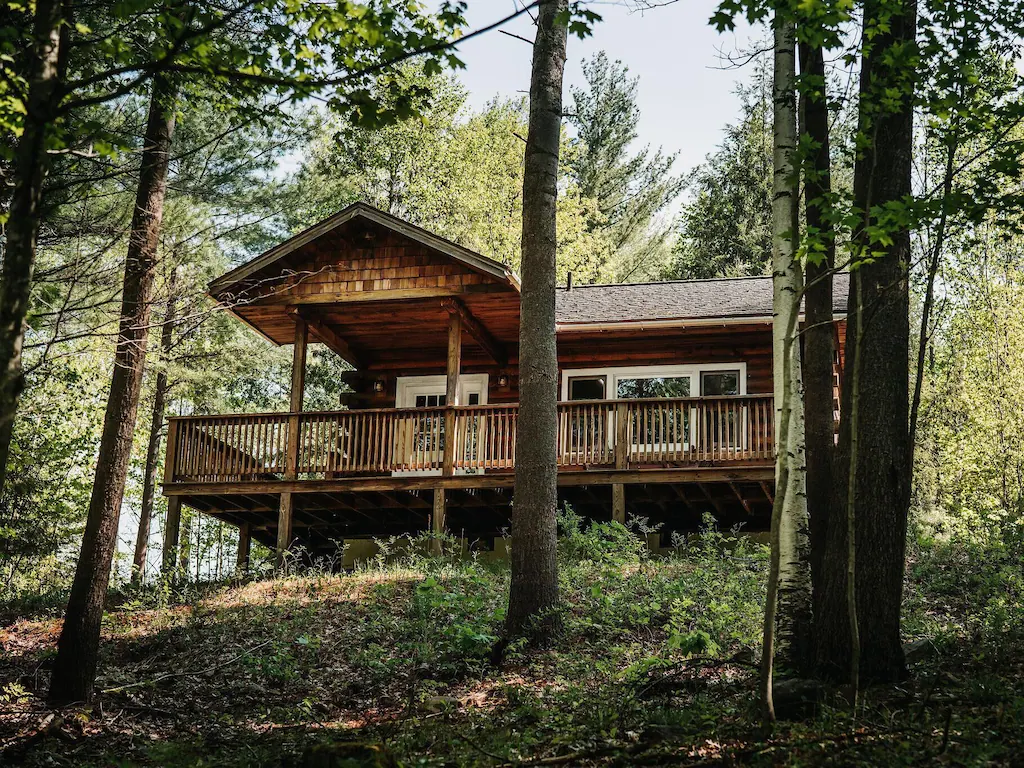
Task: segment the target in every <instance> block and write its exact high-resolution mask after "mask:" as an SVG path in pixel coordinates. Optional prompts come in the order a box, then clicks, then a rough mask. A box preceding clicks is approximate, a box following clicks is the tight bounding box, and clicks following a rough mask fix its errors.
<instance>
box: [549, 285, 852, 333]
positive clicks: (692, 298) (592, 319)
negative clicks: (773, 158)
mask: <svg viewBox="0 0 1024 768" xmlns="http://www.w3.org/2000/svg"><path fill="white" fill-rule="evenodd" d="M849 286H850V276H849V274H848V273H840V274H837V275H836V276H835V280H834V287H833V307H834V309H835V312H837V313H839V314H845V313H846V297H847V295H848V293H849ZM555 298H556V303H555V316H556V318H557V321H558V322H559V323H616V322H643V321H651V320H699V319H714V318H723V319H733V318H743V317H750V318H755V317H756V318H765V317H771V314H772V279H771V278H770V277H727V278H714V279H711V280H672V281H667V282H661V283H623V284H617V285H574V286H573V287H572V290H568V291H567V290H565V288H559V289H558V291H556V294H555Z"/></svg>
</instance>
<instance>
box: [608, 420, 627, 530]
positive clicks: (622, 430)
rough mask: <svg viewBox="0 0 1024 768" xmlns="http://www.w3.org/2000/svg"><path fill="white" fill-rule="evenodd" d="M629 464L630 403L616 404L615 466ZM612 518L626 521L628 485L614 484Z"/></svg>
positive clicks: (618, 467)
mask: <svg viewBox="0 0 1024 768" xmlns="http://www.w3.org/2000/svg"><path fill="white" fill-rule="evenodd" d="M628 466H629V403H627V402H625V401H622V402H619V403H616V404H615V468H616V469H626V468H627V467H628ZM612 520H614V521H616V522H618V523H622V524H623V525H625V523H626V486H625V485H623V484H622V483H613V484H612Z"/></svg>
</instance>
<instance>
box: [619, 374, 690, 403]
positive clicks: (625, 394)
mask: <svg viewBox="0 0 1024 768" xmlns="http://www.w3.org/2000/svg"><path fill="white" fill-rule="evenodd" d="M616 395H617V396H618V397H620V398H630V399H633V398H641V397H689V396H690V377H689V376H672V377H662V376H650V377H644V378H631V379H619V381H618V384H617V386H616Z"/></svg>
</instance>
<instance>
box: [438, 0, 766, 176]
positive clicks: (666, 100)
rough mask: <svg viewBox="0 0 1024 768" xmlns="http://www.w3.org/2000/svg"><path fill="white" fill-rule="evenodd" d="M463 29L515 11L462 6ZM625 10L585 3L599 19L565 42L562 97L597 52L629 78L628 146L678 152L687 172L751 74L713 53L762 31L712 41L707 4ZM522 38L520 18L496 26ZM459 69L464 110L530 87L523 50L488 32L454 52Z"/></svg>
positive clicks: (497, 2)
mask: <svg viewBox="0 0 1024 768" xmlns="http://www.w3.org/2000/svg"><path fill="white" fill-rule="evenodd" d="M468 3H469V8H468V10H467V12H466V19H467V22H468V29H469V30H473V29H477V28H479V27H482V26H485V25H487V24H489V23H491V22H493V21H497V20H498V19H501V18H504V17H505V16H508V15H509V14H511V13H512V12H513V11H514V10H516V9H517V8H519V7H521V2H520V4H519V5H516V0H468ZM630 5H633V4H632V3H630V4H629V5H627V4H626V3H625V2H594V3H587V8H589V9H591V10H593V11H596V12H597V13H599V14H601V16H602V17H603V20H602V21H600V22H598V23H597V24H596V26H595V27H594V29H593V35H592V36H591V37H589V38H587V39H586V40H579V39H578V38H576V37H570V39H569V46H568V61H567V63H566V72H565V93H566V95H568V93H569V89H570V88H571V87H572V86H582V85H584V84H585V81H584V79H583V71H582V68H581V66H580V65H581V63H582V61H583V60H584V59H587V58H590V57H591V56H592V55H593V54H595V53H597V52H598V51H601V50H604V51H605V52H606V53H607V54H608V56H609V57H610V58H611V59H613V60H614V59H620V60H621V61H622V62H623V63H624V64H626V66H628V67H629V69H630V73H631V74H632V75H634V76H639V78H640V83H639V87H638V90H639V107H640V122H639V125H638V126H637V132H638V134H639V137H638V139H637V145H638V146H637V148H639V147H640V146H642V145H644V144H650V145H651V146H652V147H655V148H656V147H658V146H661V147H664V148H665V150H666V151H668V152H670V153H671V152H678V153H679V159H678V161H677V169H678V170H680V171H689V170H690V169H692V168H693V167H694V166H696V165H698V164H700V163H701V162H702V161H703V159H704V157H705V156H706V155H707V154H708V153H709V152H712V151H714V149H715V148H716V147H717V146H718V144H719V142H720V141H721V136H722V127H723V126H724V125H726V124H727V123H729V122H731V121H732V120H733V119H735V118H736V116H737V114H738V112H739V100H738V99H737V97H736V95H735V93H734V91H735V85H736V83H737V82H740V81H742V80H745V79H746V78H749V77H750V76H751V72H750V70H751V65H748V66H747V67H744V68H741V69H736V68H726V69H723V67H727V66H728V62H726V61H724V60H723V59H722V58H721V53H720V51H721V52H724V53H726V54H736V53H737V52H738V51H743V50H747V49H750V48H751V47H753V46H754V44H755V43H757V42H758V41H759V40H763V39H764V38H765V35H766V31H765V30H764V29H763V28H753V29H752V28H750V27H747V26H745V25H744V26H742V27H738V28H737V31H736V32H735V33H731V32H730V33H723V34H719V33H718V32H717V31H715V29H714V28H712V27H711V26H709V25H708V19H709V18H710V16H711V14H712V12H713V11H714V9H715V7H716V5H717V3H716V2H715V0H676V1H675V2H672V3H670V4H667V5H663V6H661V7H657V8H653V9H649V10H646V11H643V12H639V11H633V10H630ZM502 29H506V30H508V31H509V32H512V33H515V34H518V35H521V36H522V37H525V38H527V39H530V40H532V39H533V37H534V34H535V31H534V27H533V24H532V22H531V20H530V19H529V18H528V17H527V16H526V15H523V16H520V17H519V18H517V19H515V20H513V21H512V22H509V23H508V24H507V25H506V26H504V27H502ZM459 51H460V58H462V59H463V61H464V62H465V63H466V69H464V70H462V71H460V72H459V73H458V77H459V79H460V80H461V81H462V82H463V84H464V85H465V86H466V87H467V88H468V89H469V91H470V94H471V97H470V103H471V105H472V106H473V107H474V108H479V107H481V106H483V104H484V103H486V102H487V101H488V100H489V99H491V98H493V97H494V96H496V95H501V96H512V95H515V94H516V93H526V92H527V91H528V90H529V86H530V63H531V62H530V57H531V56H532V49H531V47H530V46H529V45H527V44H526V43H524V42H523V41H522V40H517V39H515V38H513V37H509V36H507V35H504V34H501V33H499V32H497V31H492V32H488V33H486V34H484V35H481V36H480V37H477V38H474V39H472V40H468V41H467V42H466V43H464V44H463V45H461V46H460V47H459Z"/></svg>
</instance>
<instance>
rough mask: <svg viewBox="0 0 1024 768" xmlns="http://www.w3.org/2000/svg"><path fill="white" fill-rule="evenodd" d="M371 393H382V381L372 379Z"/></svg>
mask: <svg viewBox="0 0 1024 768" xmlns="http://www.w3.org/2000/svg"><path fill="white" fill-rule="evenodd" d="M373 391H374V392H377V393H380V392H383V391H384V379H374V381H373Z"/></svg>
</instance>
